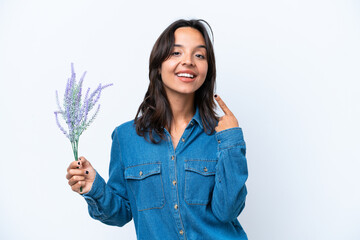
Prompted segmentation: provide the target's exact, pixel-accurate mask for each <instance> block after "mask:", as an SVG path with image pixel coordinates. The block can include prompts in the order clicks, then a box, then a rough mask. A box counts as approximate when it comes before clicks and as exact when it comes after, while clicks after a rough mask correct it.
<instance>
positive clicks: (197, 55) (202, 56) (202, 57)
mask: <svg viewBox="0 0 360 240" xmlns="http://www.w3.org/2000/svg"><path fill="white" fill-rule="evenodd" d="M195 56H196V57H198V58H200V59H205V56H204V55H201V54H196V55H195Z"/></svg>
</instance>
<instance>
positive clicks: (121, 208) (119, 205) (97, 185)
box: [83, 173, 132, 227]
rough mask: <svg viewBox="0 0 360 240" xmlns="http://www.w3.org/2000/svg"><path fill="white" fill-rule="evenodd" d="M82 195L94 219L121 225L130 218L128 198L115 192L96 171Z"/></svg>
mask: <svg viewBox="0 0 360 240" xmlns="http://www.w3.org/2000/svg"><path fill="white" fill-rule="evenodd" d="M83 196H84V198H85V200H86V202H87V203H88V210H89V214H90V216H91V217H92V218H94V219H96V220H99V221H101V222H103V223H105V224H108V225H115V226H120V227H121V226H124V225H125V224H126V223H127V222H129V221H130V220H131V218H132V214H131V209H130V204H129V202H128V200H127V199H126V198H124V197H123V196H120V195H118V194H116V193H115V191H113V189H112V188H111V186H110V185H109V184H106V183H105V181H104V179H103V178H102V177H101V176H100V175H99V174H98V173H96V177H95V181H94V183H93V186H92V188H91V190H90V191H89V192H88V193H86V194H83Z"/></svg>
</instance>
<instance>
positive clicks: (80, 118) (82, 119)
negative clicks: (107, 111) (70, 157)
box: [54, 63, 113, 160]
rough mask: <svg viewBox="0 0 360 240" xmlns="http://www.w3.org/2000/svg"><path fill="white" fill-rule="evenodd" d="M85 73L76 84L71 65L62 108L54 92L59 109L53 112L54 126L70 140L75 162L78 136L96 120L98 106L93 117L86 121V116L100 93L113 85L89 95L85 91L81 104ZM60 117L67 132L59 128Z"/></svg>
mask: <svg viewBox="0 0 360 240" xmlns="http://www.w3.org/2000/svg"><path fill="white" fill-rule="evenodd" d="M85 75H86V72H84V74H83V75H82V77H81V78H80V81H79V83H76V74H75V71H74V64H73V63H71V77H70V78H69V79H68V81H67V84H66V89H65V94H64V104H63V108H64V109H62V108H61V106H60V101H59V95H58V92H57V91H56V103H57V107H58V108H59V109H58V111H55V112H54V114H55V120H56V124H57V126H58V127H59V129H60V130H61V131H62V133H63V134H64V135H65V136H66V137H67V138H68V139H69V140H70V142H71V146H72V149H73V153H74V158H75V160H78V144H79V138H80V135H81V134H82V133H83V131H85V130H86V129H87V128H88V127H89V126H90V124H91V123H92V122H93V121H94V119H95V118H96V116H97V114H98V112H99V109H100V104H98V106H97V109H96V111H95V113H94V114H93V116H92V117H91V118H89V120H88V114H89V112H90V111H91V110H92V109H93V107H94V106H95V105H96V103H97V102H98V101H99V99H100V95H101V91H102V90H103V89H104V88H106V87H109V86H112V85H113V84H112V83H111V84H107V85H105V86H102V85H101V84H99V86H98V87H97V88H96V89H95V91H94V92H93V93H91V94H90V96H89V93H90V88H88V89H87V91H86V94H85V99H84V101H83V102H81V97H82V92H81V91H82V84H83V81H84V78H85ZM59 114H60V115H62V117H63V119H64V121H65V122H66V125H67V126H68V132H67V131H66V130H65V129H64V128H63V127H62V126H61V124H60V121H59V119H58V115H59Z"/></svg>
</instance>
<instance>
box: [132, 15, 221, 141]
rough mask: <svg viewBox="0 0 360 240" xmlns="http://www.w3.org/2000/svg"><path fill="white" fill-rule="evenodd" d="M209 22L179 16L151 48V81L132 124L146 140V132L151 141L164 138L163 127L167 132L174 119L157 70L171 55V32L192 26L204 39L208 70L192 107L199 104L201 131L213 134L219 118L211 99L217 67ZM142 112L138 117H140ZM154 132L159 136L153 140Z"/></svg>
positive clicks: (172, 35) (172, 36)
mask: <svg viewBox="0 0 360 240" xmlns="http://www.w3.org/2000/svg"><path fill="white" fill-rule="evenodd" d="M204 23H205V24H206V25H207V26H208V27H209V29H210V31H211V35H212V36H213V34H212V29H211V27H210V25H209V24H208V23H207V22H206V21H205V20H202V19H193V20H184V19H180V20H177V21H175V22H173V23H172V24H171V25H170V26H168V27H167V28H166V29H165V30H164V31H163V32H162V33H161V35H160V36H159V38H158V39H157V40H156V42H155V44H154V47H153V49H152V51H151V54H150V63H149V79H150V84H149V87H148V90H147V92H146V94H145V97H144V100H143V102H142V103H141V104H140V107H139V109H138V111H137V113H136V117H135V124H136V133H137V134H138V135H139V136H143V137H144V138H145V139H147V136H146V133H148V134H149V137H150V140H151V142H153V143H158V142H160V141H161V139H164V138H165V133H164V127H165V126H167V127H168V128H169V131H170V129H171V120H172V118H173V116H172V111H171V108H170V103H169V101H168V98H167V95H166V92H165V89H164V87H163V82H162V79H161V75H160V73H159V69H160V67H161V65H162V63H163V62H164V61H165V60H166V59H167V58H168V57H169V56H170V54H171V51H172V50H173V47H174V44H175V37H174V33H175V30H176V29H178V28H180V27H192V28H194V29H197V30H198V31H199V32H200V33H201V34H202V36H203V37H204V40H205V46H206V53H207V61H208V72H207V75H206V79H205V82H204V83H203V84H202V86H201V87H200V88H199V89H198V90H197V91H196V92H195V99H194V107H198V110H199V113H200V117H201V121H202V124H203V126H204V130H205V132H206V133H207V134H212V133H213V132H214V131H215V127H216V122H217V120H218V117H217V115H216V113H215V107H216V105H215V102H214V98H213V94H214V87H215V79H216V66H215V54H214V49H213V45H212V41H211V40H210V37H209V34H208V31H207V30H206V26H205V25H204ZM139 114H141V116H139ZM154 133H155V134H156V135H158V136H159V137H160V138H161V139H160V140H158V141H156V140H155V138H154Z"/></svg>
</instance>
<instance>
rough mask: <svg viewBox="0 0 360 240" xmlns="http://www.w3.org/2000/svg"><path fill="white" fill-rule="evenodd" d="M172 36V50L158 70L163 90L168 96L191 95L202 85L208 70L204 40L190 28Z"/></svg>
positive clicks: (180, 30)
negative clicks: (173, 41)
mask: <svg viewBox="0 0 360 240" xmlns="http://www.w3.org/2000/svg"><path fill="white" fill-rule="evenodd" d="M174 36H175V45H174V49H173V51H172V53H171V55H170V57H169V58H168V59H166V60H165V61H164V62H163V63H162V65H161V70H160V72H161V78H162V81H163V84H164V88H165V90H166V93H167V94H168V95H169V94H193V93H195V91H196V90H197V89H199V88H200V87H201V85H202V84H203V83H204V81H205V78H206V74H207V70H208V62H207V59H206V46H205V40H204V38H203V36H202V35H201V33H200V32H199V31H198V30H196V29H194V28H191V27H181V28H178V29H176V30H175V33H174Z"/></svg>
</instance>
